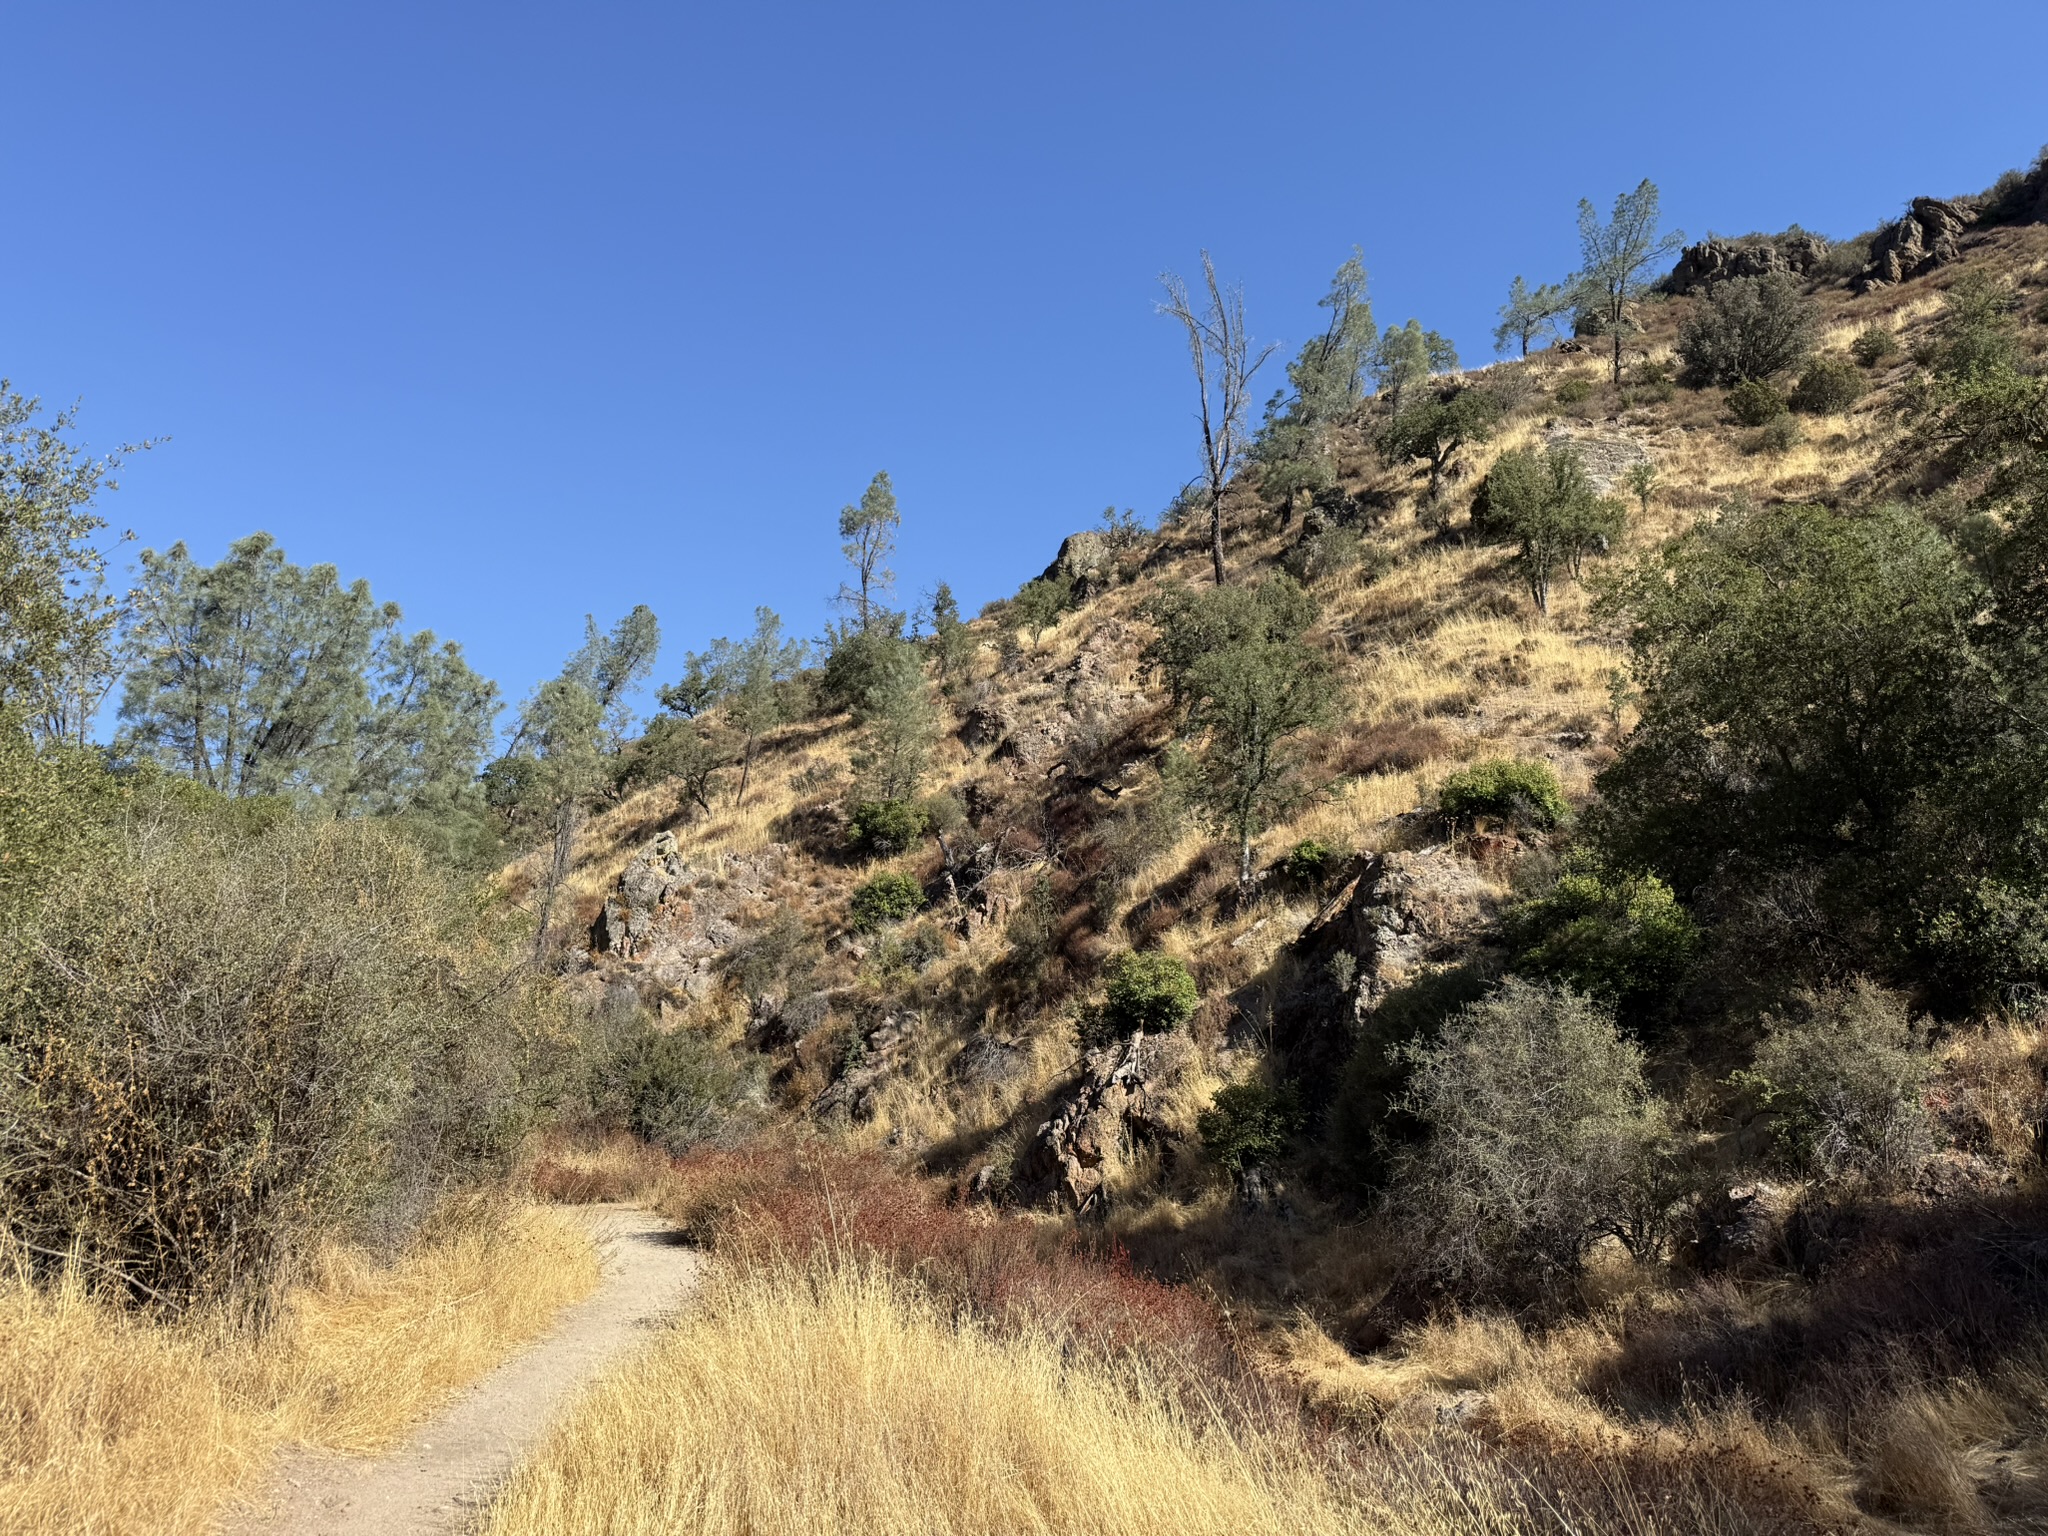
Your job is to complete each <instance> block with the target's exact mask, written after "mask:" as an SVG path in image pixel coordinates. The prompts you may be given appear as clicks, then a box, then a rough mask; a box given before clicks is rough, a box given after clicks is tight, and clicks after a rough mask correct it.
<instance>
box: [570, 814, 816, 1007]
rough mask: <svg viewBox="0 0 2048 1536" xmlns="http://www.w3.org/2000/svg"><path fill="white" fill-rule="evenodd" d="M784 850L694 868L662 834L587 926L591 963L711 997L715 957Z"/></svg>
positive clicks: (737, 934)
mask: <svg viewBox="0 0 2048 1536" xmlns="http://www.w3.org/2000/svg"><path fill="white" fill-rule="evenodd" d="M787 853H788V850H787V849H785V848H784V847H783V846H782V845H781V844H779V843H770V844H769V845H768V846H767V847H765V848H763V849H761V850H760V851H759V852H757V853H751V854H726V855H725V856H723V857H722V858H721V859H720V860H719V867H718V868H717V869H699V868H697V867H696V866H695V865H692V864H690V863H689V862H688V861H687V860H685V859H684V858H683V856H682V854H681V852H680V851H679V850H678V849H677V846H676V839H675V834H674V833H672V832H664V833H662V834H661V836H659V837H657V838H656V839H655V840H654V841H653V842H652V843H650V844H649V845H648V846H647V848H646V849H645V850H644V851H642V852H641V853H639V854H638V855H636V856H635V857H634V858H633V859H632V860H631V862H629V863H628V864H627V865H626V867H625V869H624V871H623V872H621V874H620V875H619V878H618V881H617V882H616V884H615V885H614V887H613V889H612V892H611V894H610V895H608V896H607V897H606V898H605V903H604V909H603V911H601V912H600V913H599V914H598V918H597V921H596V922H595V923H594V924H593V925H592V926H591V932H590V952H591V961H592V963H593V964H605V965H627V966H631V967H633V968H634V969H635V970H637V971H639V972H641V973H642V974H644V975H645V976H647V977H648V978H649V979H651V980H653V981H655V982H658V983H660V984H661V985H663V986H665V987H668V988H671V989H673V990H677V991H680V992H682V993H684V994H685V995H687V996H689V997H693V998H696V997H703V996H706V995H708V993H709V992H710V991H711V989H712V987H713V986H714V985H715V984H716V981H717V963H718V960H719V957H720V956H722V955H723V954H724V953H725V951H726V950H727V949H729V948H731V947H732V946H733V945H734V944H735V943H737V942H738V941H739V939H740V938H741V936H742V934H743V932H744V922H743V914H744V912H745V909H747V908H748V907H750V906H753V905H756V904H758V903H761V902H763V901H765V900H766V899H767V897H768V893H769V889H770V887H771V886H772V885H773V884H774V882H775V880H776V879H777V878H778V877H779V876H780V875H781V874H782V870H783V866H784V862H785V859H786V855H787Z"/></svg>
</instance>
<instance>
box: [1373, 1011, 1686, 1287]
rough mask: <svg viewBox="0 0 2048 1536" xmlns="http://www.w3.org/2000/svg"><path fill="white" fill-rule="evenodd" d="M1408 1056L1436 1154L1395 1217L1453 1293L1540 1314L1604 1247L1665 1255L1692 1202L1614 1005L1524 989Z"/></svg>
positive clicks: (1421, 1149) (1425, 1149)
mask: <svg viewBox="0 0 2048 1536" xmlns="http://www.w3.org/2000/svg"><path fill="white" fill-rule="evenodd" d="M1403 1055H1404V1057H1405V1059H1406V1060H1407V1062H1408V1063H1409V1065H1410V1068H1411V1072H1410V1077H1409V1081H1408V1090H1407V1094H1406V1096H1405V1099H1404V1101H1403V1108H1404V1110H1405V1111H1406V1112H1407V1113H1408V1114H1411V1115H1413V1116H1414V1117H1415V1119H1416V1120H1417V1121H1419V1122H1420V1124H1421V1126H1422V1128H1423V1131H1424V1139H1423V1140H1422V1142H1421V1144H1420V1146H1418V1147H1416V1148H1415V1149H1413V1150H1412V1151H1410V1152H1408V1153H1407V1154H1405V1155H1404V1156H1403V1157H1402V1158H1401V1159H1400V1160H1399V1162H1398V1165H1397V1173H1396V1186H1397V1187H1396V1203H1397V1208H1398V1209H1399V1210H1401V1211H1402V1212H1403V1213H1404V1215H1405V1217H1406V1218H1407V1220H1408V1222H1409V1224H1410V1225H1411V1227H1412V1228H1413V1229H1414V1231H1415V1233H1416V1236H1417V1237H1418V1238H1419V1239H1420V1242H1419V1247H1418V1252H1419V1253H1420V1255H1421V1258H1422V1262H1423V1264H1424V1265H1425V1266H1426V1267H1427V1268H1428V1269H1429V1270H1430V1271H1432V1272H1433V1273H1434V1274H1435V1275H1436V1276H1437V1277H1438V1278H1439V1279H1440V1280H1441V1281H1443V1282H1444V1283H1446V1284H1449V1285H1451V1286H1453V1287H1455V1288H1458V1289H1461V1290H1464V1291H1467V1292H1469V1293H1473V1294H1478V1295H1483V1296H1492V1297H1499V1298H1501V1299H1505V1300H1511V1301H1513V1300H1534V1299H1537V1298H1540V1297H1542V1296H1543V1295H1545V1294H1546V1293H1553V1288H1554V1287H1555V1286H1557V1285H1558V1284H1560V1283H1565V1282H1569V1281H1570V1280H1571V1279H1572V1278H1573V1277H1574V1276H1576V1275H1577V1273H1578V1272H1579V1270H1580V1268H1581V1266H1582V1264H1583V1263H1584V1260H1585V1256H1586V1253H1587V1250H1588V1249H1590V1248H1591V1247H1592V1245H1593V1244H1594V1243H1595V1242H1596V1241H1598V1240H1599V1239H1600V1238H1602V1237H1606V1236H1612V1237H1616V1238H1618V1239H1620V1240H1621V1241H1622V1242H1623V1243H1624V1244H1625V1245H1626V1246H1627V1247H1628V1248H1629V1250H1630V1251H1631V1252H1632V1253H1634V1254H1635V1256H1636V1257H1637V1258H1639V1259H1644V1260H1649V1259H1653V1258H1655V1257H1656V1256H1657V1255H1658V1253H1659V1252H1660V1250H1661V1248H1662V1245H1663V1241H1664V1238H1665V1236H1666V1234H1667V1232H1668V1228H1669V1219H1670V1212H1671V1209H1672V1206H1673V1203H1674V1202H1675V1200H1676V1198H1677V1195H1678V1192H1679V1191H1678V1187H1677V1185H1678V1180H1677V1174H1676V1168H1675V1165H1674V1163H1673V1160H1672V1138H1671V1132H1670V1124H1669V1118H1668V1115H1667V1113H1666V1111H1665V1109H1664V1106H1663V1105H1662V1104H1661V1102H1659V1101H1658V1100H1657V1099H1656V1098H1654V1097H1653V1096H1652V1094H1651V1093H1650V1090H1649V1086H1648V1084H1647V1082H1646V1081H1645V1079H1644V1076H1643V1057H1642V1052H1641V1051H1640V1050H1639V1049H1638V1048H1637V1046H1636V1045H1635V1043H1634V1042H1633V1041H1631V1040H1629V1039H1628V1038H1626V1037H1625V1036H1624V1035H1622V1034H1621V1033H1620V1031H1618V1030H1617V1029H1616V1028H1615V1023H1614V1016H1613V1014H1612V1012H1611V1011H1610V1010H1609V1009H1608V1008H1607V1006H1606V1005H1605V1004H1602V1003H1598V1002H1595V1001H1594V1000H1592V999H1591V998H1587V997H1583V996H1581V995H1580V994H1578V993H1576V992H1573V991H1571V990H1569V989H1568V988H1565V987H1559V986H1554V985H1551V984H1549V983H1546V982H1537V981H1527V980H1523V979H1521V978H1519V977H1510V978H1509V979H1508V980H1506V981H1505V982H1503V983H1502V984H1501V986H1500V987H1499V989H1498V990H1497V991H1495V992H1494V993H1493V994H1492V995H1491V996H1489V997H1487V998H1485V999H1483V1000H1481V1001H1479V1002H1476V1003H1473V1004H1471V1005H1470V1006H1468V1007H1466V1008H1464V1009H1463V1010H1461V1011H1460V1012H1459V1013H1457V1014H1456V1015H1454V1016H1453V1017H1452V1018H1451V1019H1450V1020H1449V1021H1448V1022H1446V1023H1445V1025H1444V1026H1443V1029H1442V1032H1441V1033H1440V1034H1439V1035H1438V1036H1437V1038H1436V1039H1434V1040H1433V1041H1419V1042H1416V1043H1415V1044H1413V1045H1411V1046H1409V1047H1407V1048H1405V1050H1404V1052H1403Z"/></svg>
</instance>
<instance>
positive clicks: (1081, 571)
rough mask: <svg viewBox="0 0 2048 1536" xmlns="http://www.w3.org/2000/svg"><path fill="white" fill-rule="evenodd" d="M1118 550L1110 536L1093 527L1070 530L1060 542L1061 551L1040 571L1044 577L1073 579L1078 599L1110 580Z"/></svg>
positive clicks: (1088, 594)
mask: <svg viewBox="0 0 2048 1536" xmlns="http://www.w3.org/2000/svg"><path fill="white" fill-rule="evenodd" d="M1115 555H1116V551H1115V549H1114V548H1113V547H1112V546H1111V544H1110V542H1109V540H1108V538H1107V537H1105V536H1104V535H1103V534H1100V533H1097V532H1095V531H1093V530H1091V529H1083V530H1082V531H1081V532H1079V533H1070V534H1068V535H1067V536H1066V538H1065V539H1063V540H1062V541H1061V542H1060V552H1059V553H1058V554H1057V555H1055V556H1053V561H1052V564H1051V565H1048V566H1047V567H1046V568H1045V570H1044V571H1043V572H1041V573H1040V576H1039V579H1040V580H1041V581H1058V580H1059V579H1061V578H1062V577H1064V578H1066V579H1067V580H1069V581H1071V582H1073V584H1074V597H1075V600H1076V601H1080V600H1082V599H1084V598H1087V597H1089V596H1091V595H1093V594H1094V593H1097V592H1100V591H1102V590H1103V589H1104V588H1106V587H1107V586H1108V585H1109V584H1110V579H1111V573H1112V569H1113V563H1114V559H1115Z"/></svg>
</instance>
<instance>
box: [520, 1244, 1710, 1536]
mask: <svg viewBox="0 0 2048 1536" xmlns="http://www.w3.org/2000/svg"><path fill="white" fill-rule="evenodd" d="M1553 1492H1554V1491H1552V1490H1546V1491H1545V1492H1544V1493H1543V1494H1542V1495H1541V1497H1543V1498H1544V1499H1545V1501H1546V1502H1547V1501H1548V1500H1549V1498H1550V1497H1552V1496H1553ZM1529 1494H1530V1489H1529V1486H1528V1484H1526V1483H1524V1482H1523V1481H1522V1480H1521V1479H1519V1478H1516V1477H1514V1476H1512V1475H1511V1474H1509V1473H1507V1472H1506V1471H1505V1470H1504V1469H1502V1468H1500V1467H1499V1466H1497V1465H1495V1464H1492V1463H1490V1462H1487V1461H1485V1460H1482V1459H1479V1458H1477V1457H1476V1455H1474V1453H1473V1450H1472V1447H1471V1445H1470V1442H1461V1441H1458V1440H1455V1439H1453V1438H1451V1437H1443V1436H1432V1435H1423V1434H1417V1435H1410V1436H1403V1437H1400V1438H1399V1439H1398V1440H1390V1441H1389V1442H1388V1443H1387V1444H1385V1445H1384V1446H1382V1447H1381V1448H1378V1449H1377V1450H1375V1451H1374V1452H1373V1453H1372V1454H1371V1455H1370V1456H1368V1457H1365V1458H1359V1459H1356V1460H1347V1459H1341V1458H1338V1457H1335V1456H1332V1455H1329V1454H1326V1453H1319V1452H1318V1450H1317V1449H1316V1448H1315V1446H1314V1443H1313V1442H1312V1441H1311V1440H1310V1438H1308V1437H1307V1436H1305V1435H1304V1434H1303V1433H1302V1432H1301V1430H1300V1429H1299V1428H1298V1427H1297V1426H1296V1425H1295V1423H1294V1421H1293V1420H1292V1419H1291V1418H1289V1417H1288V1416H1287V1415H1286V1414H1284V1413H1281V1414H1275V1415H1269V1416H1265V1417H1262V1418H1259V1419H1257V1420H1256V1421H1247V1420H1246V1419H1244V1418H1243V1417H1241V1416H1235V1415H1230V1414H1227V1413H1225V1412H1223V1411H1222V1410H1221V1408H1220V1405H1217V1404H1205V1403H1202V1402H1196V1403H1194V1404H1192V1405H1190V1404H1187V1403H1186V1402H1184V1401H1183V1400H1181V1399H1180V1398H1179V1397H1177V1396H1176V1395H1175V1394H1174V1393H1172V1392H1169V1391H1167V1390H1166V1389H1165V1388H1163V1387H1162V1386H1161V1385H1160V1384H1159V1383H1158V1382H1157V1381H1155V1380H1154V1379H1153V1378H1151V1377H1150V1376H1148V1374H1147V1373H1146V1371H1145V1370H1144V1369H1143V1368H1142V1367H1141V1366H1139V1365H1137V1364H1135V1363H1132V1362H1130V1361H1128V1360H1126V1361H1121V1362H1107V1361H1102V1360H1099V1359H1093V1358H1090V1357H1087V1356H1077V1355H1075V1354H1073V1353H1071V1352H1070V1351H1063V1350H1062V1349H1061V1348H1060V1347H1059V1345H1058V1344H1057V1342H1056V1341H1054V1340H1052V1339H1050V1338H1047V1337H1043V1336H1040V1335H1037V1334H1034V1333H1031V1332H1028V1331H1027V1332H1025V1333H1022V1334H1021V1335H998V1334H996V1333H993V1332H990V1331H988V1330H987V1329H985V1328H983V1327H982V1326H980V1325H978V1324H975V1323H973V1322H971V1321H965V1320H962V1319H961V1318H959V1317H957V1316H953V1315H948V1314H947V1313H945V1312H943V1311H942V1310H941V1309H940V1308H938V1307H937V1306H935V1305H933V1304H932V1303H931V1302H930V1301H928V1300H926V1299H924V1298H923V1297H922V1296H921V1295H920V1294H919V1293H917V1292H916V1291H915V1290H913V1289H911V1288H909V1287H908V1286H907V1285H906V1284H905V1283H904V1282H902V1281H900V1280H897V1279H892V1278H891V1277H889V1276H888V1275H886V1274H885V1273H883V1272H882V1271H881V1270H879V1269H877V1268H874V1267H871V1266H867V1265H863V1264H859V1263H856V1262H851V1261H840V1262H821V1263H819V1264H816V1265H813V1266H812V1267H809V1268H802V1269H799V1268H795V1267H791V1266H788V1265H783V1266H776V1267H764V1268H755V1269H728V1270H725V1271H723V1272H722V1273H721V1274H720V1275H719V1277H718V1278H717V1279H716V1280H715V1281H714V1283H713V1284H712V1285H711V1287H710V1288H709V1290H708V1292H707V1294H706V1296H705V1299H704V1302H703V1304H702V1305H701V1306H700V1307H699V1308H698V1309H696V1310H695V1311H694V1312H693V1313H691V1314H689V1315H687V1316H685V1317H684V1318H682V1319H681V1320H680V1321H679V1322H678V1323H677V1324H676V1325H675V1326H674V1327H673V1328H672V1329H671V1330H670V1331H669V1332H667V1333H666V1334H664V1335H663V1336H662V1337H661V1338H660V1339H659V1340H658V1341H657V1342H656V1343H655V1345H654V1346H653V1347H652V1348H651V1349H649V1350H648V1351H647V1352H646V1353H645V1354H644V1355H642V1356H640V1357H639V1358H637V1359H635V1360H634V1361H632V1362H630V1363H629V1364H627V1365H625V1366H623V1367H621V1368H619V1369H617V1370H615V1371H614V1372H612V1373H611V1374H610V1375H609V1376H608V1377H606V1378H605V1379H604V1380H602V1381H601V1382H600V1383H599V1384H598V1385H597V1386H596V1387H595V1388H593V1389H592V1390H591V1391H590V1392H589V1393H588V1394H587V1395H586V1397H585V1398H584V1399H583V1400H582V1401H581V1402H580V1403H579V1404H578V1406H577V1407H576V1409H575V1410H574V1411H573V1412H572V1414H571V1416H570V1418H569V1419H568V1420H567V1422H565V1423H564V1424H563V1425H562V1426H561V1427H559V1428H558V1429H557V1430H556V1432H555V1433H554V1434H553V1435H552V1436H551V1437H550V1439H549V1440H548V1441H547V1442H546V1443H545V1444H544V1446H543V1447H542V1449H541V1450H540V1452H539V1453H538V1454H537V1455H536V1456H535V1457H534V1458H533V1459H532V1460H531V1461H530V1462H528V1463H527V1464H526V1465H525V1466H524V1467H523V1468H522V1469H521V1470H520V1471H519V1472H518V1473H517V1474H516V1475H515V1477H514V1478H513V1480H512V1482H511V1484H510V1485H509V1486H508V1488H507V1489H506V1491H505V1493H504V1494H503V1495H502V1497H501V1498H500V1500H499V1502H498V1503H497V1505H496V1506H495V1507H494V1508H493V1510H492V1511H491V1513H490V1516H489V1518H488V1520H487V1522H486V1525H485V1531H486V1532H487V1533H488V1536H598V1533H604V1536H643V1533H644V1536H655V1533H663V1536H669V1533H678V1536H680V1533H718V1532H733V1533H738V1532H745V1533H748V1536H809V1533H819V1536H824V1533H832V1536H837V1533H840V1532H848V1531H859V1532H862V1533H865V1536H898V1533H901V1536H912V1533H915V1536H926V1533H932V1536H937V1533H942V1532H943V1533H946V1536H982V1533H987V1536H997V1533H1001V1536H1010V1533H1013V1532H1019V1531H1035V1532H1041V1533H1046V1536H1057V1533H1067V1532H1072V1533H1082V1532H1086V1533H1089V1536H1151V1533H1157V1536H1211V1533H1213V1536H1225V1533H1227V1536H1261V1533H1272V1536H1280V1533H1283V1532H1284V1533H1288V1536H1302V1533H1315V1532H1337V1531H1346V1532H1355V1531H1361V1530H1370V1531H1381V1532H1387V1533H1389V1536H1400V1533H1443V1536H1450V1533H1452V1532H1461V1533H1472V1532H1494V1533H1500V1536H1509V1533H1513V1532H1519V1531H1522V1530H1527V1529H1532V1528H1535V1526H1536V1522H1535V1521H1533V1520H1530V1519H1528V1518H1527V1516H1526V1514H1525V1513H1524V1511H1523V1510H1522V1509H1521V1508H1520V1507H1518V1499H1526V1498H1527V1497H1528V1496H1529ZM1619 1502H1620V1507H1618V1508H1614V1509H1611V1510H1609V1511H1605V1512H1591V1511H1585V1510H1579V1509H1573V1510H1570V1511H1568V1512H1566V1513H1568V1515H1570V1516H1575V1517H1577V1518H1576V1519H1574V1520H1573V1523H1572V1524H1571V1525H1570V1526H1569V1527H1568V1528H1571V1529H1577V1530H1583V1531H1587V1532H1594V1531H1607V1530H1613V1531H1620V1530H1629V1531H1638V1532H1643V1533H1649V1532H1654V1531H1661V1530H1670V1531H1681V1530H1682V1531H1707V1530H1717V1529H1725V1528H1727V1526H1726V1524H1725V1521H1724V1519H1723V1518H1722V1515H1723V1512H1721V1511H1717V1510H1715V1509H1713V1508H1710V1507H1709V1506H1708V1505H1706V1504H1705V1503H1704V1502H1703V1501H1700V1500H1698V1499H1697V1498H1696V1497H1694V1498H1688V1497H1686V1496H1684V1495H1680V1496H1678V1497H1676V1498H1675V1499H1673V1500H1672V1502H1671V1504H1670V1505H1668V1506H1667V1507H1666V1508H1665V1509H1663V1510H1660V1511H1658V1512H1657V1513H1655V1514H1652V1513H1651V1511H1650V1510H1649V1509H1648V1508H1647V1507H1644V1506H1640V1505H1636V1504H1635V1502H1634V1500H1633V1497H1632V1496H1631V1495H1628V1494H1626V1493H1620V1494H1619Z"/></svg>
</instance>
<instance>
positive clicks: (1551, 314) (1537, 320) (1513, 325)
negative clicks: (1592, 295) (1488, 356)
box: [1493, 276, 1572, 357]
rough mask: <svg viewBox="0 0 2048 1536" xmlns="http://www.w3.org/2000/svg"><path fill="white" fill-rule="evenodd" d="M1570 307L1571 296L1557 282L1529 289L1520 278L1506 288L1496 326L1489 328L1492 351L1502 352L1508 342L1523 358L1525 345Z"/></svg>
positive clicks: (1525, 355)
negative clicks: (1491, 338)
mask: <svg viewBox="0 0 2048 1536" xmlns="http://www.w3.org/2000/svg"><path fill="white" fill-rule="evenodd" d="M1571 307H1572V300H1571V295H1570V294H1568V293H1566V292H1565V290H1564V286H1563V285H1562V284H1560V283H1541V284H1538V285H1537V286H1536V287H1534V288H1531V287H1530V286H1529V285H1528V284H1527V283H1526V282H1524V281H1523V280H1522V278H1521V277H1520V276H1517V277H1516V278H1515V281H1514V284H1513V286H1512V287H1510V288H1509V289H1508V301H1507V303H1505V304H1503V305H1501V307H1500V324H1499V325H1497V326H1495V327H1494V328H1493V350H1494V351H1496V352H1505V351H1507V349H1508V343H1509V342H1511V341H1512V342H1518V343H1520V345H1521V348H1522V352H1521V355H1522V356H1523V357H1527V356H1528V355H1529V343H1530V342H1532V341H1534V340H1535V339H1536V338H1537V337H1538V336H1540V335H1542V334H1543V333H1544V332H1545V331H1547V330H1549V329H1550V328H1551V327H1552V326H1553V325H1554V324H1556V322H1557V317H1558V316H1559V315H1561V314H1563V313H1565V312H1566V311H1567V310H1569V309H1570V308H1571Z"/></svg>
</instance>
